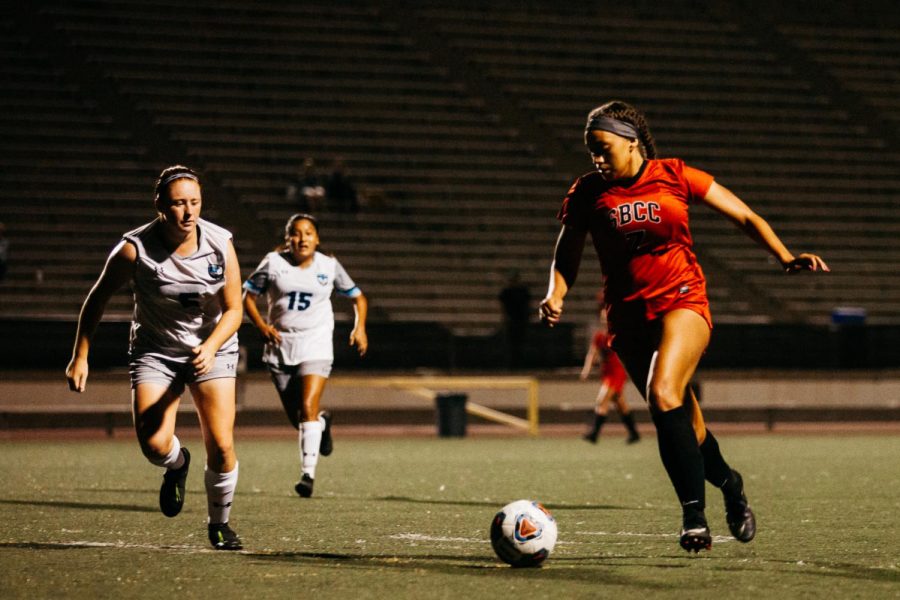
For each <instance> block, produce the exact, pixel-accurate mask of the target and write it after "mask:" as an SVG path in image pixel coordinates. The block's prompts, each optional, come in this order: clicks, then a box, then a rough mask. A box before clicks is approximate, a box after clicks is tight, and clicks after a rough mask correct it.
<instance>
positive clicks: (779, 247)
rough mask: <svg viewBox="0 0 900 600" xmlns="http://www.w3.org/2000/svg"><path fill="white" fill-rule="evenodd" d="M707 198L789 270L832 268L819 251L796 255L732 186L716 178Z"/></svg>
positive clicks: (826, 269) (706, 199) (707, 200)
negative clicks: (735, 192)
mask: <svg viewBox="0 0 900 600" xmlns="http://www.w3.org/2000/svg"><path fill="white" fill-rule="evenodd" d="M703 202H704V203H705V204H706V205H707V206H709V207H710V208H712V209H713V210H715V211H717V212H719V213H721V214H722V215H724V216H725V217H727V218H728V219H729V220H730V221H731V222H732V223H734V224H735V225H736V226H737V227H738V228H739V229H740V230H741V231H743V232H744V233H746V234H747V235H748V236H749V237H750V239H752V240H753V241H755V242H756V243H757V244H759V245H760V246H762V247H763V248H765V249H766V250H768V251H769V253H770V254H772V256H774V257H775V258H777V259H778V261H779V262H780V263H781V266H782V267H783V268H784V270H785V271H786V272H788V273H797V272H799V271H818V270H822V271H830V270H831V269H829V268H828V265H827V264H825V261H824V260H822V258H821V257H820V256H818V255H816V254H809V253H803V254H800V255H799V256H794V255H793V254H792V253H791V252H790V251H789V250H788V249H787V247H786V246H785V245H784V244H783V243H782V241H781V239H780V238H779V237H778V235H777V234H776V233H775V231H774V230H773V229H772V227H771V226H770V225H769V224H768V223H767V222H766V220H765V219H763V218H762V217H761V216H759V215H758V214H756V213H755V212H753V210H751V209H750V207H749V206H747V205H746V204H745V203H744V201H743V200H741V199H740V198H738V197H737V196H735V195H734V193H732V192H731V191H730V190H729V189H728V188H726V187H724V186H721V185H719V184H718V183H716V182H713V184H712V185H711V186H710V188H709V191H708V192H707V193H706V196H705V197H704V198H703Z"/></svg>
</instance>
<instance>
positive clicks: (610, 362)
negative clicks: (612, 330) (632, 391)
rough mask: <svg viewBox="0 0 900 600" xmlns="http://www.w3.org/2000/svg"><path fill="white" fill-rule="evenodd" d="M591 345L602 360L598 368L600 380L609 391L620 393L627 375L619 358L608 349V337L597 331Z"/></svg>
mask: <svg viewBox="0 0 900 600" xmlns="http://www.w3.org/2000/svg"><path fill="white" fill-rule="evenodd" d="M591 345H592V346H593V347H594V348H596V349H597V351H598V352H599V353H600V356H601V357H602V359H603V364H602V366H601V367H600V379H602V380H603V381H605V382H606V384H607V385H608V386H609V387H610V389H613V390H615V391H617V392H621V391H622V388H623V387H625V381H626V380H627V379H628V375H627V373H625V367H624V366H622V361H620V360H619V356H618V355H617V354H616V353H615V352H614V351H613V350H612V348H610V347H609V336H607V335H606V333H604V332H603V331H602V330H599V329H598V330H597V331H596V332H594V337H593V338H591Z"/></svg>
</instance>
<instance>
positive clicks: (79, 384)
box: [66, 358, 88, 393]
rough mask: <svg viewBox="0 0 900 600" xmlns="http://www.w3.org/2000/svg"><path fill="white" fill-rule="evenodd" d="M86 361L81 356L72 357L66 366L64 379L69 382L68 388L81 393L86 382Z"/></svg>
mask: <svg viewBox="0 0 900 600" xmlns="http://www.w3.org/2000/svg"><path fill="white" fill-rule="evenodd" d="M87 378H88V363H87V361H86V360H84V359H83V358H73V359H72V360H71V361H70V362H69V366H67V367H66V381H68V382H69V390H70V391H73V392H78V393H81V392H83V391H84V387H85V385H86V384H87Z"/></svg>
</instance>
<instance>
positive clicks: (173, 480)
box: [159, 448, 191, 517]
mask: <svg viewBox="0 0 900 600" xmlns="http://www.w3.org/2000/svg"><path fill="white" fill-rule="evenodd" d="M181 454H182V455H184V464H183V465H181V468H180V469H168V470H166V473H165V475H163V483H162V486H161V487H160V488H159V510H161V511H162V514H164V515H166V516H167V517H174V516H175V515H177V514H178V513H180V512H181V507H183V506H184V482H185V481H186V480H187V475H188V469H189V468H190V466H191V453H190V452H188V449H187V448H182V449H181Z"/></svg>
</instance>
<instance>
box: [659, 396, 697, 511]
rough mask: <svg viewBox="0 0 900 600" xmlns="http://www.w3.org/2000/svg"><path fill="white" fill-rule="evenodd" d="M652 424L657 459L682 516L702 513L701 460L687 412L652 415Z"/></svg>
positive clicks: (679, 409)
mask: <svg viewBox="0 0 900 600" xmlns="http://www.w3.org/2000/svg"><path fill="white" fill-rule="evenodd" d="M653 422H654V423H655V424H656V434H657V435H656V438H657V441H658V443H659V456H660V458H662V463H663V466H664V467H665V468H666V472H667V473H668V474H669V479H670V480H671V481H672V485H673V487H674V488H675V493H676V494H678V499H679V500H680V501H681V506H682V509H683V510H684V512H685V515H686V516H687V515H688V514H689V513H698V512H702V511H703V510H704V508H706V489H705V487H704V486H705V485H706V483H705V481H704V477H703V456H702V455H701V454H700V448H699V447H698V446H697V438H696V437H695V436H694V428H693V426H692V425H691V419H690V417H689V416H688V414H687V411H686V410H685V409H684V407H683V406H679V407H678V408H676V409H674V410H669V411H666V412H657V411H653Z"/></svg>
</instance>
